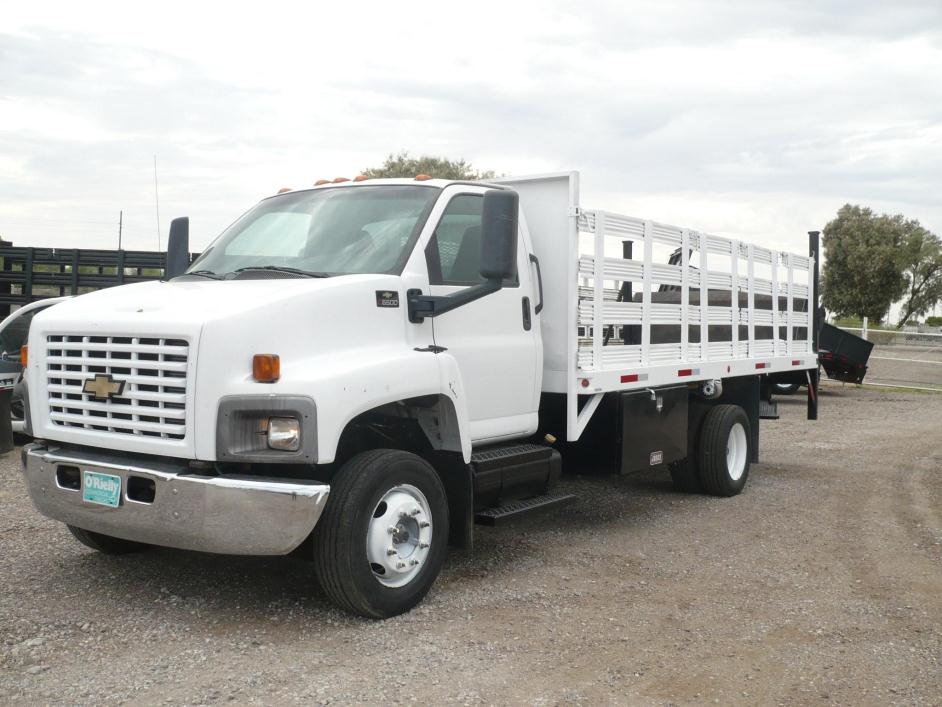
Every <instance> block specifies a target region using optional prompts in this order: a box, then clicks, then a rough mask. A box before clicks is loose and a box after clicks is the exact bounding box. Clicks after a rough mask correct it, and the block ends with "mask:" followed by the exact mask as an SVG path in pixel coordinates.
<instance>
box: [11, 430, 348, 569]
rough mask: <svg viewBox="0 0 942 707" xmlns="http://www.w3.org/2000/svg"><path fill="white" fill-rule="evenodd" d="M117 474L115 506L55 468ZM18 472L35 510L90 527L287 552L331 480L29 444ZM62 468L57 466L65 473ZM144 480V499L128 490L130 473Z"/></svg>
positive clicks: (162, 540)
mask: <svg viewBox="0 0 942 707" xmlns="http://www.w3.org/2000/svg"><path fill="white" fill-rule="evenodd" d="M62 466H65V467H71V469H72V470H74V469H76V468H77V469H78V478H79V479H81V478H82V477H83V476H84V475H83V474H82V473H81V472H82V471H85V470H88V471H98V472H102V473H105V474H113V475H115V476H120V477H121V499H120V502H119V505H118V507H117V508H109V507H106V506H101V505H96V504H92V503H86V502H85V501H83V500H82V490H81V488H78V489H72V488H66V487H63V486H62V485H60V483H59V480H60V475H58V472H59V467H62ZM23 472H24V474H25V475H26V483H27V486H28V488H29V494H30V496H31V497H32V499H33V503H34V504H36V508H38V509H39V512H40V513H42V514H43V515H44V516H47V517H48V518H52V519H53V520H59V521H62V522H63V523H68V524H69V525H75V526H78V527H79V528H84V529H85V530H91V531H94V532H96V533H103V534H105V535H112V536H114V537H118V538H125V539H127V540H137V541H139V542H144V543H149V544H152V545H161V546H164V547H176V548H181V549H184V550H200V551H203V552H218V553H224V554H230V555H285V554H287V553H289V552H291V551H292V550H294V549H295V548H296V547H297V546H298V545H300V544H301V542H302V541H303V540H304V539H305V538H306V537H307V536H308V535H309V534H310V532H311V530H313V528H314V525H315V524H316V523H317V521H318V519H319V518H320V515H321V512H322V511H323V510H324V505H325V504H326V503H327V496H328V494H329V493H330V486H328V485H326V484H322V483H319V482H314V481H310V482H309V481H298V480H295V479H274V478H264V477H251V476H199V475H194V474H190V473H187V472H188V470H187V468H186V467H184V466H182V465H180V464H178V463H174V462H172V461H171V460H167V461H162V460H153V458H148V459H147V460H146V461H142V460H133V459H131V458H130V457H122V456H121V455H117V454H109V453H107V452H103V451H99V450H83V449H67V448H56V447H55V446H53V445H49V446H46V445H45V444H38V443H37V444H30V445H27V446H26V447H24V448H23ZM64 473H65V472H64V471H63V474H64ZM131 478H138V479H141V480H142V481H136V482H135V486H136V487H140V486H141V485H144V486H147V487H149V483H148V481H153V483H154V485H153V492H154V497H153V500H152V501H149V502H145V501H141V500H134V499H133V498H129V497H128V490H129V484H128V480H129V479H131Z"/></svg>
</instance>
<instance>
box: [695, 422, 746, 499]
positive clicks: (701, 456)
mask: <svg viewBox="0 0 942 707" xmlns="http://www.w3.org/2000/svg"><path fill="white" fill-rule="evenodd" d="M750 439H752V434H751V428H750V426H749V417H748V416H747V415H746V412H745V410H743V409H742V408H741V407H739V406H738V405H717V406H716V407H713V408H711V409H710V411H709V412H708V413H707V414H706V417H705V418H704V420H703V427H702V428H701V430H700V440H699V443H698V445H697V447H698V454H697V461H698V465H699V467H700V483H701V484H702V485H703V490H704V491H705V492H706V493H709V494H712V495H714V496H735V495H736V494H738V493H740V492H741V491H742V490H743V487H744V486H745V485H746V479H747V478H748V477H749V459H750V454H749V452H750V450H749V445H750V442H749V440H750Z"/></svg>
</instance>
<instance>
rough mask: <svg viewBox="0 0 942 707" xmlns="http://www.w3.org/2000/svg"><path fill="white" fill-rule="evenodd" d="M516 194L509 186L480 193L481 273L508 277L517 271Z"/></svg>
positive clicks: (502, 277)
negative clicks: (481, 207) (482, 199)
mask: <svg viewBox="0 0 942 707" xmlns="http://www.w3.org/2000/svg"><path fill="white" fill-rule="evenodd" d="M519 204H520V196H519V195H518V194H517V192H515V191H511V190H509V189H491V190H489V191H487V192H485V193H484V206H483V210H482V212H481V276H482V277H483V278H484V279H485V280H510V279H512V278H513V277H514V275H516V274H517V212H518V209H519Z"/></svg>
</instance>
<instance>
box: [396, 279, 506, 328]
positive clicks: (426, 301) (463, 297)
mask: <svg viewBox="0 0 942 707" xmlns="http://www.w3.org/2000/svg"><path fill="white" fill-rule="evenodd" d="M503 286H504V285H503V283H502V282H501V280H500V279H498V278H492V279H490V280H488V281H487V282H482V283H481V284H480V285H474V286H473V287H468V288H466V289H464V290H460V291H458V292H453V293H452V294H450V295H423V294H422V290H409V291H408V292H406V299H407V300H408V302H409V321H410V322H412V323H413V324H421V323H422V322H423V321H425V318H426V317H437V316H438V315H439V314H444V313H445V312H450V311H451V310H453V309H457V308H458V307H463V306H464V305H466V304H468V303H469V302H474V300H476V299H481V298H482V297H486V296H487V295H489V294H492V293H494V292H497V291H498V290H500V289H501V288H502V287H503Z"/></svg>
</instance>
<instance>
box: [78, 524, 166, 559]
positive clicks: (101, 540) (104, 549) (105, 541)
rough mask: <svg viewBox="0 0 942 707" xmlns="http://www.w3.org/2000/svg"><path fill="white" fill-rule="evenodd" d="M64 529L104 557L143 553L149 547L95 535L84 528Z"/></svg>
mask: <svg viewBox="0 0 942 707" xmlns="http://www.w3.org/2000/svg"><path fill="white" fill-rule="evenodd" d="M66 527H67V528H68V529H69V532H70V533H72V535H73V536H75V539H76V540H78V541H79V542H80V543H82V545H84V546H85V547H90V548H91V549H92V550H97V551H98V552H100V553H102V554H105V555H128V554H130V553H132V552H143V551H144V550H148V549H150V547H151V546H150V545H147V544H145V543H139V542H134V541H133V540H125V539H124V538H115V537H113V536H111V535H103V534H101V533H95V532H93V531H91V530H85V529H84V528H76V527H75V526H74V525H67V526H66Z"/></svg>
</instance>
